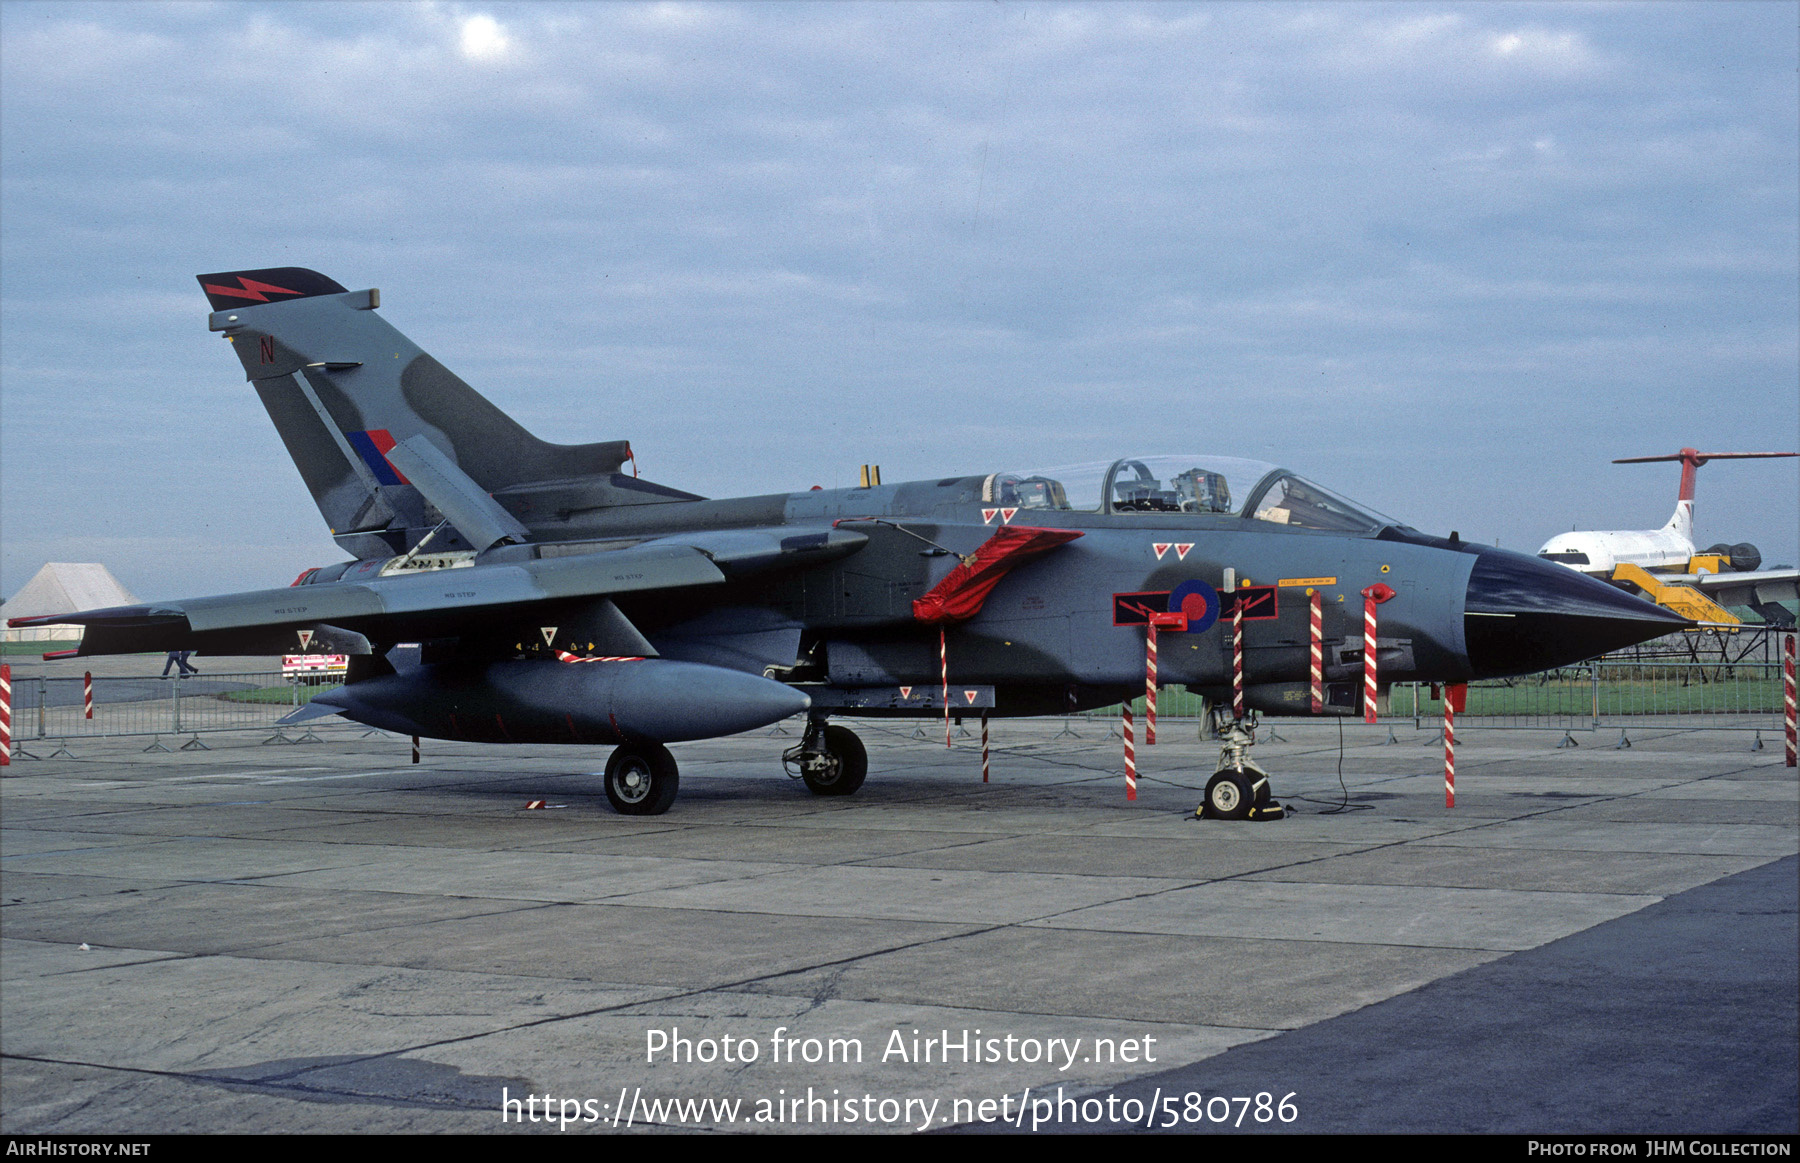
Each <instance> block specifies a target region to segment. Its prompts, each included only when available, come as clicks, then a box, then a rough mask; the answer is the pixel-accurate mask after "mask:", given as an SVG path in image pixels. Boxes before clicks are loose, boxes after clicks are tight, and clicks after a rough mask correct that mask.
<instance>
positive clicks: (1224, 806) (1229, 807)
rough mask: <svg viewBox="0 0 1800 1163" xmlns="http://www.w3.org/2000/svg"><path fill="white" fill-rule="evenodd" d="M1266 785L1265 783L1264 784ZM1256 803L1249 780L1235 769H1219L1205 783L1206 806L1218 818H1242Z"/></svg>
mask: <svg viewBox="0 0 1800 1163" xmlns="http://www.w3.org/2000/svg"><path fill="white" fill-rule="evenodd" d="M1264 786H1265V787H1267V784H1266V783H1265V784H1264ZM1255 803H1256V791H1255V789H1253V788H1252V787H1251V786H1250V781H1249V780H1247V779H1245V778H1244V777H1243V776H1241V775H1239V774H1238V773H1237V772H1235V771H1221V772H1219V773H1218V774H1217V775H1214V776H1213V777H1212V779H1211V780H1209V781H1208V782H1207V784H1206V806H1207V809H1208V811H1209V813H1210V814H1211V815H1212V816H1213V817H1215V818H1216V819H1220V820H1244V819H1248V818H1249V817H1250V809H1251V807H1252V806H1253V805H1255Z"/></svg>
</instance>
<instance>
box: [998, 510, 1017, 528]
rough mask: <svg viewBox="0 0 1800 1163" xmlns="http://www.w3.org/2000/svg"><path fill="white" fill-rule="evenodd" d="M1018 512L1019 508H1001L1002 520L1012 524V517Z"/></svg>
mask: <svg viewBox="0 0 1800 1163" xmlns="http://www.w3.org/2000/svg"><path fill="white" fill-rule="evenodd" d="M1017 512H1018V510H1017V509H1002V510H1000V520H1001V521H1003V522H1004V523H1006V524H1008V525H1011V524H1012V519H1013V514H1015V513H1017Z"/></svg>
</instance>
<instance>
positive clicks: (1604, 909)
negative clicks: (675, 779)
mask: <svg viewBox="0 0 1800 1163" xmlns="http://www.w3.org/2000/svg"><path fill="white" fill-rule="evenodd" d="M856 726H857V729H858V730H859V731H860V732H861V733H862V735H863V737H864V739H865V741H866V742H867V743H868V746H869V754H870V774H869V779H868V783H867V784H866V785H865V787H864V788H863V790H862V791H861V792H860V793H859V794H857V795H856V796H854V797H849V798H845V799H834V798H819V797H814V796H811V795H809V794H808V793H807V792H806V789H805V788H804V786H803V785H801V784H800V783H799V782H798V781H792V780H789V779H786V778H784V777H783V776H782V774H781V772H780V767H779V763H778V753H779V751H780V749H781V748H782V747H784V746H788V745H791V743H792V742H793V741H794V740H793V737H787V738H783V737H781V736H775V737H771V736H770V735H769V734H768V733H767V732H757V733H754V734H749V735H742V736H737V737H734V738H730V739H723V740H711V741H706V742H699V743H691V744H678V745H676V746H675V747H674V749H673V750H674V752H675V755H676V757H677V759H678V760H679V761H680V764H681V773H682V788H681V795H680V798H679V799H678V800H677V801H676V804H675V806H674V808H673V809H672V810H671V811H670V812H669V813H668V814H667V815H664V816H659V817H649V818H644V817H638V818H633V817H625V816H620V815H616V814H614V813H613V812H612V811H611V809H610V808H609V807H608V805H607V803H606V800H605V797H604V795H603V794H602V791H601V787H600V779H599V777H598V774H597V773H598V772H599V771H600V769H601V768H602V766H603V765H604V762H605V754H604V752H602V751H598V750H588V749H577V748H551V747H515V748H503V747H490V746H479V745H462V744H448V743H441V742H434V741H430V740H427V741H426V742H425V745H424V762H423V763H422V764H421V765H419V766H413V765H411V764H410V763H409V762H408V759H409V749H408V745H407V742H406V741H404V740H401V739H397V738H395V737H392V736H382V735H375V736H372V737H366V738H365V737H363V736H362V733H361V731H360V729H353V728H347V727H338V728H331V729H326V730H322V731H321V734H323V735H324V736H325V738H326V742H323V743H316V744H308V745H305V746H282V747H272V746H262V745H260V743H261V738H262V737H263V736H264V735H266V732H260V733H251V732H242V733H230V734H225V733H221V734H217V735H213V736H210V737H209V739H208V742H209V743H210V744H211V746H212V748H213V750H210V751H192V752H175V753H172V754H170V753H160V752H158V753H143V752H142V751H141V750H140V749H141V748H142V747H143V746H144V743H145V741H144V740H141V739H132V738H116V739H110V740H97V739H90V740H83V741H80V742H79V743H78V744H77V745H76V746H75V747H74V750H75V751H76V753H77V755H78V756H79V757H78V758H75V759H58V760H54V761H37V762H31V761H27V762H20V763H17V764H15V765H14V766H12V767H10V768H7V769H4V779H0V824H3V825H4V829H3V832H0V902H3V904H0V1131H5V1132H10V1133H43V1132H139V1133H150V1132H216V1131H233V1132H245V1131H248V1132H282V1131H301V1132H304V1131H329V1132H353V1131H354V1132H363V1131H371V1132H404V1131H469V1132H499V1131H506V1130H511V1131H523V1132H526V1133H551V1134H559V1133H570V1134H573V1133H578V1132H581V1131H601V1132H606V1133H620V1132H622V1131H624V1130H626V1129H627V1127H628V1126H629V1127H630V1128H632V1129H636V1130H640V1131H641V1130H645V1129H653V1130H654V1129H661V1130H693V1129H701V1128H710V1129H722V1130H738V1131H757V1130H776V1131H813V1132H820V1131H825V1132H833V1131H835V1132H860V1131H867V1130H871V1129H873V1130H892V1131H902V1130H940V1129H945V1128H947V1127H953V1126H957V1125H960V1126H963V1127H965V1128H975V1129H980V1128H981V1127H983V1126H986V1127H988V1128H989V1129H996V1130H998V1129H1005V1127H1004V1126H1003V1124H1002V1123H1001V1121H1000V1120H1001V1119H1002V1118H1003V1117H1005V1118H1008V1119H1010V1118H1013V1117H1017V1116H1018V1115H1019V1111H1020V1109H1021V1104H1022V1103H1024V1104H1025V1105H1024V1109H1025V1111H1026V1112H1027V1113H1026V1114H1025V1115H1024V1116H1023V1118H1022V1119H1021V1120H1020V1122H1018V1123H1015V1124H1013V1129H1015V1130H1016V1129H1021V1128H1022V1129H1024V1130H1027V1131H1029V1130H1031V1129H1032V1127H1033V1123H1034V1122H1041V1123H1042V1126H1041V1129H1042V1130H1046V1131H1048V1130H1081V1131H1095V1130H1106V1129H1126V1128H1125V1127H1124V1126H1123V1125H1122V1123H1121V1122H1113V1123H1108V1122H1106V1121H1105V1120H1102V1121H1101V1122H1099V1123H1094V1122H1089V1121H1087V1120H1085V1119H1083V1118H1082V1117H1081V1114H1080V1111H1081V1108H1080V1106H1079V1105H1075V1106H1073V1107H1063V1108H1062V1112H1061V1113H1063V1114H1066V1113H1067V1112H1068V1111H1069V1110H1071V1109H1073V1110H1074V1111H1075V1112H1076V1113H1075V1114H1074V1115H1073V1116H1070V1117H1069V1118H1068V1119H1067V1120H1065V1121H1062V1122H1059V1121H1058V1117H1057V1114H1058V1112H1057V1111H1056V1108H1054V1107H1050V1106H1041V1105H1036V1104H1039V1103H1042V1102H1043V1101H1044V1100H1045V1099H1046V1098H1058V1097H1060V1098H1066V1099H1071V1100H1073V1099H1088V1098H1097V1099H1099V1100H1101V1101H1100V1103H1099V1104H1098V1105H1097V1106H1093V1107H1089V1108H1087V1109H1088V1110H1089V1111H1092V1110H1097V1109H1101V1108H1103V1107H1104V1105H1105V1102H1104V1100H1105V1099H1107V1098H1108V1097H1109V1096H1110V1097H1111V1098H1112V1099H1113V1100H1114V1106H1115V1108H1116V1113H1117V1115H1120V1116H1122V1115H1124V1114H1126V1113H1128V1112H1129V1111H1130V1110H1131V1109H1133V1108H1132V1106H1131V1104H1132V1102H1135V1103H1136V1107H1135V1109H1136V1111H1137V1113H1138V1117H1137V1119H1136V1120H1135V1121H1136V1122H1137V1123H1138V1125H1140V1126H1141V1125H1143V1124H1144V1123H1145V1122H1146V1121H1148V1122H1151V1123H1157V1122H1161V1121H1167V1120H1168V1119H1174V1120H1175V1121H1176V1122H1177V1126H1176V1127H1175V1128H1174V1129H1180V1130H1192V1131H1199V1132H1203V1133H1215V1132H1217V1131H1220V1130H1223V1129H1227V1128H1228V1127H1230V1126H1231V1125H1232V1124H1231V1122H1230V1121H1229V1119H1228V1120H1227V1121H1226V1122H1224V1123H1221V1122H1219V1121H1218V1120H1217V1118H1216V1116H1217V1113H1218V1111H1219V1109H1220V1108H1219V1107H1218V1105H1217V1103H1216V1102H1214V1101H1213V1100H1215V1099H1218V1098H1226V1099H1232V1098H1236V1097H1238V1096H1242V1097H1243V1098H1244V1100H1245V1101H1244V1102H1243V1103H1242V1104H1237V1103H1230V1102H1228V1103H1227V1106H1228V1107H1229V1110H1230V1113H1231V1115H1232V1116H1233V1117H1238V1118H1241V1119H1242V1123H1243V1126H1242V1129H1245V1130H1291V1131H1302V1132H1314V1133H1332V1132H1349V1131H1383V1130H1391V1131H1426V1130H1429V1131H1515V1132H1516V1131H1530V1132H1544V1133H1556V1132H1565V1133H1566V1132H1575V1131H1581V1132H1616V1133H1638V1132H1648V1131H1653V1130H1668V1131H1693V1132H1699V1131H1745V1132H1751V1131H1757V1132H1771V1131H1772V1132H1783V1131H1785V1132H1788V1133H1793V1132H1794V1131H1795V1130H1796V1129H1800V1127H1797V1125H1796V1124H1797V1122H1800V1108H1797V1102H1796V1076H1797V1073H1800V1067H1797V1065H1796V1044H1797V1042H1800V1033H1797V1024H1796V1010H1797V1007H1800V1001H1797V1000H1796V998H1797V996H1800V989H1797V987H1796V975H1795V965H1796V960H1797V958H1800V954H1797V941H1800V937H1797V936H1796V927H1795V897H1796V861H1795V853H1796V852H1797V851H1800V784H1797V782H1796V775H1795V771H1794V769H1792V768H1786V767H1784V766H1783V765H1782V755H1781V751H1780V748H1779V744H1776V745H1775V746H1773V747H1770V748H1768V749H1765V750H1762V751H1756V752H1752V751H1749V750H1748V749H1747V748H1748V746H1749V739H1748V737H1747V736H1746V735H1744V734H1743V733H1738V732H1725V731H1692V732H1677V731H1656V732H1641V733H1636V732H1634V733H1633V735H1632V742H1633V744H1634V746H1633V747H1632V748H1630V749H1629V750H1613V749H1611V748H1610V747H1608V746H1607V744H1609V743H1610V742H1611V739H1610V738H1608V737H1594V736H1588V737H1586V738H1585V740H1584V744H1585V745H1584V746H1582V747H1579V748H1574V749H1561V750H1559V749H1556V748H1555V747H1554V743H1555V742H1556V740H1557V738H1558V735H1557V734H1556V733H1555V732H1533V731H1502V730H1473V731H1469V732H1466V733H1465V736H1464V739H1463V743H1462V746H1461V747H1460V748H1459V751H1458V757H1457V758H1458V763H1457V771H1458V795H1457V804H1456V807H1455V808H1454V809H1446V808H1445V806H1444V797H1443V780H1442V771H1441V747H1440V745H1439V743H1438V742H1437V738H1436V736H1435V735H1433V734H1430V733H1421V734H1418V735H1413V734H1412V733H1410V732H1407V731H1402V732H1401V733H1400V737H1401V739H1402V742H1401V743H1399V744H1397V745H1387V744H1384V742H1383V741H1384V740H1385V738H1386V728H1385V727H1383V728H1366V727H1363V726H1362V725H1361V724H1355V723H1353V724H1348V725H1346V726H1345V727H1344V729H1343V737H1344V740H1345V742H1344V747H1343V752H1342V760H1341V765H1342V781H1343V784H1342V786H1343V788H1344V789H1346V790H1340V783H1339V775H1338V768H1339V763H1340V759H1339V746H1338V727H1337V725H1336V724H1305V725H1300V726H1289V725H1285V724H1283V725H1281V726H1280V727H1279V731H1280V733H1281V735H1282V736H1283V739H1284V741H1278V742H1265V743H1263V744H1261V745H1259V746H1258V748H1257V751H1256V755H1257V758H1258V759H1259V760H1260V761H1261V762H1262V763H1263V765H1264V766H1265V767H1267V768H1269V769H1270V770H1271V771H1272V772H1274V773H1275V780H1274V790H1275V793H1276V795H1277V797H1278V798H1280V799H1282V800H1284V801H1285V802H1288V803H1290V804H1291V805H1293V806H1294V807H1296V808H1297V809H1298V811H1297V813H1296V814H1295V815H1294V816H1292V817H1290V818H1289V819H1286V820H1281V821H1275V822H1269V823H1256V824H1251V823H1225V822H1219V821H1197V820H1195V819H1193V818H1192V811H1193V808H1194V805H1195V804H1196V803H1197V802H1198V800H1199V796H1200V789H1201V787H1202V786H1203V782H1204V780H1203V778H1202V774H1201V773H1205V772H1210V771H1211V769H1212V767H1213V766H1214V761H1215V760H1216V757H1217V753H1218V752H1217V745H1216V744H1210V743H1203V742H1201V741H1199V740H1198V739H1197V738H1196V731H1195V728H1194V725H1193V724H1191V723H1184V724H1176V723H1173V722H1167V721H1165V723H1164V724H1163V726H1162V741H1161V742H1160V743H1159V744H1158V745H1157V746H1155V747H1153V748H1146V747H1142V746H1140V748H1139V755H1140V756H1141V757H1142V768H1143V771H1144V778H1143V782H1142V786H1141V788H1140V798H1139V800H1138V801H1137V802H1136V803H1127V802H1126V800H1125V798H1124V781H1123V777H1122V775H1121V767H1120V753H1119V743H1118V740H1117V739H1116V738H1114V739H1108V738H1103V737H1102V736H1103V735H1104V733H1105V731H1106V725H1105V724H1104V723H1096V722H1094V721H1091V720H1085V721H1084V720H1077V721H1076V724H1075V730H1077V731H1078V732H1080V736H1081V737H1079V738H1071V737H1068V736H1067V735H1065V734H1060V732H1061V731H1062V728H1063V723H1062V722H1061V721H1059V720H1047V721H1019V722H1013V721H995V723H994V724H993V736H994V743H995V748H994V754H993V765H992V766H993V777H992V782H991V783H988V784H985V785H984V784H982V783H981V782H980V761H979V753H978V750H977V749H976V746H975V741H974V740H972V739H959V740H958V741H957V746H956V747H955V748H953V749H948V750H947V749H946V748H945V747H944V745H943V741H942V737H941V734H940V735H938V736H937V738H936V739H935V741H934V740H933V739H932V738H917V737H914V736H913V735H912V727H911V725H910V724H904V723H893V722H885V723H878V722H864V723H861V724H856ZM934 729H935V728H933V727H931V726H929V725H928V726H927V728H926V730H927V732H930V731H932V730H934ZM1264 734H1265V735H1266V734H1267V730H1266V728H1265V731H1264ZM1346 794H1347V798H1348V801H1349V808H1348V810H1345V811H1342V812H1338V813H1335V814H1332V813H1330V812H1329V809H1330V808H1332V807H1334V806H1336V805H1337V804H1339V802H1340V801H1341V800H1342V799H1344V798H1345V796H1346ZM534 800H544V801H546V802H547V803H548V805H549V806H548V807H547V808H545V809H542V810H533V809H527V808H526V807H525V805H526V804H527V803H528V802H530V801H534ZM945 1043H948V1046H949V1052H948V1061H946V1060H945V1058H946V1054H945ZM858 1054H860V1061H858V1060H857V1055H858ZM847 1059H848V1060H847ZM1027 1088H1030V1094H1029V1096H1026V1094H1025V1092H1026V1091H1027ZM1059 1088H1060V1090H1059ZM1260 1094H1267V1095H1268V1096H1269V1099H1268V1102H1267V1104H1262V1103H1260V1100H1258V1099H1257V1097H1256V1096H1258V1095H1260ZM1196 1096H1197V1097H1196ZM1165 1098H1168V1099H1171V1100H1173V1101H1172V1102H1171V1103H1169V1104H1165V1103H1164V1099H1165ZM1153 1099H1154V1101H1152V1100H1153ZM1284 1102H1285V1103H1287V1104H1288V1105H1287V1106H1285V1107H1280V1105H1279V1104H1281V1103H1284ZM984 1103H985V1104H987V1105H983V1104H984ZM1208 1103H1212V1105H1211V1106H1209V1105H1208ZM1278 1108H1279V1109H1280V1110H1282V1111H1283V1113H1284V1114H1285V1113H1287V1112H1291V1113H1292V1116H1293V1117H1292V1119H1291V1121H1286V1122H1284V1121H1283V1120H1282V1118H1281V1117H1278V1116H1277V1115H1276V1114H1275V1113H1274V1112H1275V1111H1276V1110H1277V1109H1278ZM1245 1110H1247V1112H1248V1113H1247V1114H1243V1115H1240V1114H1239V1112H1240V1111H1245ZM1265 1111H1266V1112H1267V1115H1266V1117H1265V1118H1263V1119H1262V1120H1261V1121H1260V1122H1259V1121H1258V1114H1259V1113H1260V1112H1265ZM1147 1112H1150V1113H1149V1114H1148V1115H1147ZM1155 1112H1161V1113H1160V1114H1158V1113H1155ZM1196 1112H1197V1113H1196ZM546 1115H548V1116H549V1118H550V1121H544V1118H545V1116H546ZM1040 1116H1041V1117H1040ZM563 1118H567V1119H569V1120H570V1121H569V1122H568V1124H567V1127H566V1132H565V1130H564V1128H563V1126H562V1124H561V1120H562V1119H563ZM503 1119H504V1120H505V1121H503Z"/></svg>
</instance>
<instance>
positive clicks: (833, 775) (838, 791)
mask: <svg viewBox="0 0 1800 1163" xmlns="http://www.w3.org/2000/svg"><path fill="white" fill-rule="evenodd" d="M819 742H820V749H821V751H822V752H823V756H822V758H821V759H820V761H819V762H816V763H806V762H804V761H803V762H802V763H801V767H800V778H801V779H804V780H805V781H806V787H807V790H808V791H810V792H812V793H813V794H814V795H816V796H847V795H852V794H854V793H855V792H856V790H857V789H858V788H860V787H862V785H863V780H864V779H865V778H867V777H868V774H869V752H868V750H867V749H866V748H864V747H863V741H862V740H861V739H859V738H857V737H856V732H855V731H852V730H851V729H850V728H848V727H836V726H832V727H826V728H825V730H824V731H823V732H821V739H820V741H819Z"/></svg>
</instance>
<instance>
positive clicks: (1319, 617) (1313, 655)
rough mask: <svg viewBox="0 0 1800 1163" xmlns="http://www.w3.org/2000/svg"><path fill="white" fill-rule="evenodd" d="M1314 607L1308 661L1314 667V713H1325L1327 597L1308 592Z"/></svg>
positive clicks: (1312, 591)
mask: <svg viewBox="0 0 1800 1163" xmlns="http://www.w3.org/2000/svg"><path fill="white" fill-rule="evenodd" d="M1306 594H1307V597H1309V598H1310V599H1312V600H1311V603H1310V604H1311V606H1312V615H1311V616H1312V633H1311V638H1310V640H1309V644H1308V651H1309V654H1308V661H1309V663H1310V664H1311V666H1312V713H1313V714H1315V715H1322V714H1324V713H1325V595H1324V594H1321V593H1320V592H1319V591H1318V590H1307V591H1306Z"/></svg>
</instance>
